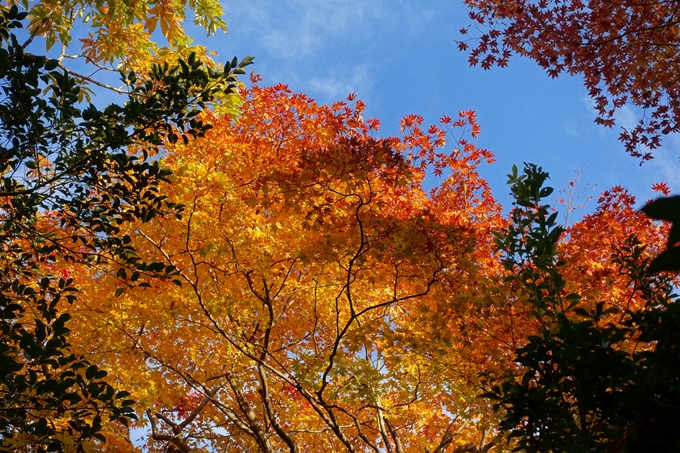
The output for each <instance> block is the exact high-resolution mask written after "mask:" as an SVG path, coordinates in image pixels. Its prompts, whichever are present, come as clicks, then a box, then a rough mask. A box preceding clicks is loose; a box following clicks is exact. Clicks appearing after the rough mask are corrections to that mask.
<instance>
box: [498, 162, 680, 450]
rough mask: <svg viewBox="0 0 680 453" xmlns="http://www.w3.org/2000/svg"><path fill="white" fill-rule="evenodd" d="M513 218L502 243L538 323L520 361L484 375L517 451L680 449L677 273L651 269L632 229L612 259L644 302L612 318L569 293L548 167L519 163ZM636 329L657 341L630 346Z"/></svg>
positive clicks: (513, 178)
mask: <svg viewBox="0 0 680 453" xmlns="http://www.w3.org/2000/svg"><path fill="white" fill-rule="evenodd" d="M509 176H510V181H509V183H510V184H512V193H513V195H514V197H515V203H514V204H515V209H514V210H513V213H512V224H511V225H510V227H508V229H507V230H506V231H505V232H503V233H502V234H499V235H498V237H497V244H498V248H499V250H501V251H502V252H503V253H504V255H505V258H504V265H505V267H506V268H507V269H508V270H509V271H510V272H511V274H512V275H511V276H510V277H509V278H508V280H509V281H514V282H516V284H518V285H519V287H521V289H522V291H523V292H524V293H525V295H526V296H527V301H528V303H529V304H530V305H531V307H532V316H533V317H535V318H536V320H537V321H538V322H539V325H540V326H541V328H540V331H539V333H538V334H537V335H535V336H531V337H529V339H528V340H529V341H528V343H527V344H526V345H525V346H523V347H521V348H519V349H518V350H517V353H516V359H515V361H516V362H517V364H518V369H517V370H516V371H514V372H509V373H508V374H507V375H505V376H502V377H494V376H487V377H486V378H487V383H488V384H489V391H488V392H487V393H486V395H485V396H486V397H488V398H491V399H493V400H495V407H496V409H501V408H502V409H504V411H505V416H504V419H503V421H502V423H501V428H503V429H506V430H509V431H510V433H511V437H514V438H516V440H517V443H518V445H519V447H518V449H517V450H522V451H527V452H530V453H533V452H565V453H567V452H568V453H580V452H583V453H585V452H651V451H653V452H675V451H680V440H679V438H678V429H680V337H679V336H678V332H680V310H679V309H678V305H677V304H676V303H675V302H674V299H675V295H674V294H672V289H673V286H672V281H671V280H670V279H669V278H667V277H664V276H659V275H656V276H655V275H650V274H649V273H647V272H646V271H645V268H646V266H647V265H648V261H649V259H648V258H644V253H643V252H644V247H643V246H642V245H641V244H640V243H639V241H637V239H636V238H635V237H629V238H627V240H626V241H625V242H624V243H623V244H621V246H620V248H619V251H618V253H617V254H616V256H613V257H612V263H614V264H616V265H617V266H618V267H619V270H620V272H621V273H622V274H623V275H626V276H627V277H628V278H629V279H630V281H631V284H634V287H635V289H636V291H639V293H640V294H641V295H642V297H643V300H645V301H646V306H645V307H644V308H643V309H641V310H639V311H632V310H631V311H627V312H626V313H624V314H623V315H620V314H619V316H620V322H618V323H613V322H609V321H608V320H607V318H608V315H611V312H610V311H609V310H607V309H605V308H604V307H605V306H606V305H607V304H605V303H604V301H603V302H598V303H597V304H595V306H594V308H593V310H592V311H588V310H584V309H583V308H579V307H578V302H579V300H580V295H579V294H567V293H566V291H565V288H566V284H565V283H566V282H565V279H564V277H563V270H564V262H562V261H560V256H559V253H558V252H557V247H556V246H557V242H558V241H559V239H560V236H561V234H562V233H563V230H562V228H561V227H559V226H557V225H556V223H555V222H556V217H557V215H556V213H550V209H549V206H547V205H545V204H542V199H543V198H545V197H546V196H548V195H549V194H550V193H551V192H552V189H550V188H547V187H543V184H544V183H545V181H546V179H547V178H548V174H547V173H545V172H543V171H542V170H541V168H540V167H536V166H535V165H531V164H528V165H526V166H525V169H524V174H522V175H518V171H517V168H516V167H515V168H513V173H512V175H509ZM634 338H638V339H639V341H640V342H642V343H643V344H646V345H648V346H651V347H639V348H636V349H635V350H634V352H627V351H626V350H625V349H624V348H621V345H622V343H623V342H624V341H626V340H629V341H633V340H632V339H634Z"/></svg>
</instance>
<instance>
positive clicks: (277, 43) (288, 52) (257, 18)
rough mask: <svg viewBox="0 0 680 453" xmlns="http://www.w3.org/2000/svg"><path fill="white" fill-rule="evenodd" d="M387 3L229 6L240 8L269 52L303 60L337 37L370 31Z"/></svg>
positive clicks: (357, 0)
mask: <svg viewBox="0 0 680 453" xmlns="http://www.w3.org/2000/svg"><path fill="white" fill-rule="evenodd" d="M384 5H385V2H384V1H382V0H374V1H370V2H369V1H364V0H334V1H327V0H289V1H279V2H272V1H264V0H251V1H247V2H242V4H234V5H230V6H229V7H233V8H235V9H236V10H237V11H235V12H236V13H238V16H239V17H240V18H242V19H241V20H245V21H246V22H247V24H248V25H247V28H249V29H250V32H251V33H254V36H258V37H259V40H260V42H261V43H262V44H263V45H264V46H265V48H266V49H267V50H268V52H270V53H271V54H274V55H278V56H280V57H283V58H287V59H294V60H300V59H304V58H306V57H309V56H310V55H313V54H315V53H316V52H319V51H320V50H321V49H324V48H325V47H326V46H329V45H332V44H333V41H334V40H336V39H339V38H342V39H358V38H360V37H361V36H360V35H363V36H364V37H366V35H370V31H371V27H370V24H371V23H374V22H375V21H376V20H378V19H380V17H381V16H382V15H383V11H384ZM350 30H351V31H352V33H349V34H348V33H347V32H348V31H350Z"/></svg>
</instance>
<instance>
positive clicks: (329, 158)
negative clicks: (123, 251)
mask: <svg viewBox="0 0 680 453" xmlns="http://www.w3.org/2000/svg"><path fill="white" fill-rule="evenodd" d="M244 96H245V102H244V104H243V112H242V115H241V116H240V117H239V119H238V121H233V120H232V119H231V118H229V117H225V116H221V115H218V114H215V113H211V112H206V113H205V115H206V117H205V119H206V120H209V121H210V122H211V123H212V124H214V126H215V127H214V129H212V130H211V131H210V132H209V133H208V134H206V136H205V138H203V139H201V140H197V141H194V142H191V143H189V144H188V145H184V144H181V143H178V144H176V145H175V146H168V147H167V148H166V152H165V154H164V156H163V163H164V165H167V166H168V167H169V168H171V169H172V170H173V172H174V176H173V179H172V181H171V183H170V184H167V185H164V186H163V188H162V190H161V193H163V194H164V195H166V196H168V199H169V200H171V201H173V202H177V203H182V204H184V205H185V206H186V208H185V212H184V215H183V219H182V220H178V219H173V218H162V219H155V220H154V221H153V222H150V223H145V224H144V223H134V224H129V225H128V226H127V227H126V230H125V234H127V235H129V237H130V238H131V241H132V242H131V244H132V245H133V246H134V247H135V249H136V250H137V251H138V252H139V253H140V256H141V257H143V258H144V259H146V260H153V261H160V262H163V263H164V264H165V265H166V266H172V267H173V268H176V269H177V274H178V275H177V277H176V278H175V280H176V281H173V278H167V279H148V280H145V281H147V282H148V283H149V285H151V287H150V288H147V289H144V288H125V287H124V286H121V284H120V281H118V280H117V279H116V278H114V276H115V275H117V274H118V272H119V267H118V266H116V265H115V263H111V264H110V265H109V267H108V268H107V271H106V272H101V271H94V270H93V271H91V272H89V273H88V271H87V270H82V269H79V268H74V267H72V266H71V265H70V264H69V263H59V266H62V268H64V269H71V271H72V272H78V273H79V274H80V275H83V294H84V295H85V296H86V297H85V298H84V299H83V302H85V301H86V303H78V302H76V303H75V304H74V305H73V306H72V308H71V309H70V312H71V314H72V315H73V317H74V325H77V326H78V328H77V329H74V331H77V332H78V338H77V340H76V338H75V337H74V340H73V343H74V345H75V344H76V343H77V344H78V347H79V350H82V351H90V353H91V354H92V356H93V357H97V358H98V360H101V362H102V363H106V364H107V365H109V366H110V367H111V370H112V371H113V374H114V375H115V376H116V378H117V379H118V380H119V381H120V382H121V383H123V384H124V386H125V387H126V388H130V389H134V390H132V394H133V396H134V397H135V399H137V401H139V403H140V405H139V407H138V415H139V416H140V421H139V422H137V424H138V426H144V427H145V428H146V429H147V430H148V436H147V438H146V441H147V443H146V448H147V449H148V450H149V451H183V452H187V451H193V450H199V451H200V450H201V449H206V450H211V449H214V450H219V451H225V452H230V451H234V452H237V451H238V452H241V451H260V452H266V453H269V452H278V451H290V452H303V451H304V452H314V451H348V452H365V451H376V452H377V451H390V452H399V453H402V452H415V451H418V452H423V451H426V450H428V451H433V452H437V453H443V452H445V451H449V452H450V451H456V452H459V453H460V452H463V451H489V450H490V449H491V448H492V447H493V446H494V445H495V443H494V442H492V439H493V437H494V436H495V433H494V432H493V431H492V429H491V426H492V422H491V417H492V414H491V413H490V412H489V407H488V405H486V404H485V403H483V402H480V401H478V400H476V399H475V395H476V393H477V391H478V388H477V387H476V378H475V376H476V373H477V372H479V371H480V370H482V369H488V368H489V367H496V366H503V359H504V352H502V351H498V352H497V353H495V352H493V350H494V349H493V347H489V344H490V340H489V339H488V338H486V339H485V340H484V341H481V342H479V344H474V343H471V344H468V343H466V341H469V338H470V337H472V338H474V336H475V334H476V332H477V331H476V330H475V329H470V330H471V331H472V332H471V333H469V334H464V335H461V334H459V333H458V330H457V323H458V322H459V321H460V322H462V320H461V319H459V318H456V317H451V318H450V319H449V318H445V317H443V316H442V313H444V312H446V311H448V313H451V314H453V313H455V312H461V313H470V312H472V311H473V310H477V311H480V312H481V311H487V312H489V313H494V308H493V307H490V306H491V305H493V301H491V300H489V299H490V298H487V299H485V298H484V297H482V296H480V293H481V292H482V290H483V288H484V285H485V282H487V281H488V279H490V278H491V276H492V275H493V274H494V272H498V271H500V268H499V266H498V262H497V261H496V260H495V259H494V258H493V257H492V254H491V250H492V246H493V244H492V241H491V235H490V231H491V230H493V229H494V228H495V227H496V225H500V224H501V223H502V221H503V220H502V217H501V214H500V211H499V207H498V205H497V204H496V203H495V201H494V200H493V198H491V196H490V194H489V190H488V187H487V186H486V183H485V182H484V181H483V180H482V179H481V178H480V176H479V175H478V173H477V172H476V167H477V166H478V165H480V164H481V163H483V162H485V161H488V160H490V159H491V155H490V154H489V153H488V152H487V151H484V150H480V149H477V148H475V147H474V146H473V145H472V144H471V143H469V142H467V141H465V140H464V139H462V138H461V137H459V138H458V139H455V137H456V136H459V135H460V134H461V133H463V132H464V131H465V130H466V129H468V128H470V129H471V130H472V133H473V135H476V134H477V133H478V126H477V125H476V123H475V121H474V114H473V113H471V112H461V113H460V117H459V118H458V119H457V120H456V121H453V120H452V119H450V118H448V117H444V118H442V123H441V125H440V126H434V125H433V126H430V127H429V128H427V129H425V128H424V127H423V126H422V122H423V119H422V118H420V117H417V116H415V115H412V116H409V117H407V118H405V119H404V120H403V122H402V127H403V128H404V130H405V131H406V132H405V136H404V137H402V138H395V137H390V138H376V137H373V136H372V131H374V130H376V129H377V122H376V121H373V120H363V118H362V110H363V104H362V103H361V102H360V101H354V102H350V103H349V104H348V103H341V102H338V103H335V104H333V105H330V106H320V105H318V104H316V103H315V102H313V101H312V100H311V99H309V98H308V97H306V96H304V95H301V94H294V93H291V92H290V91H289V90H288V89H287V88H286V87H285V86H283V85H277V86H274V87H268V88H261V87H259V86H254V87H253V88H251V89H249V90H247V91H246V92H245V94H244ZM350 100H351V99H350ZM447 129H448V130H449V131H450V132H451V134H452V136H453V137H454V143H455V145H454V146H455V149H454V150H453V151H452V152H450V153H447V152H444V151H442V150H441V149H440V148H441V147H442V146H444V144H445V139H446V130H447ZM454 134H455V135H454ZM428 168H429V169H434V171H435V172H438V173H439V174H440V175H442V177H443V182H442V184H441V185H440V186H439V187H438V188H437V189H435V190H433V191H432V192H431V193H429V194H428V193H427V192H425V190H424V189H423V187H422V182H423V179H424V177H425V175H426V173H427V172H428V171H429V170H428ZM76 269H77V270H76ZM121 290H122V294H121V296H120V297H118V298H112V297H111V296H110V294H112V293H114V292H118V291H121ZM493 316H494V315H493V314H492V315H490V317H493ZM495 316H498V315H495ZM479 336H480V337H481V335H479ZM484 349H488V350H491V351H492V352H491V354H489V353H488V352H485V351H484ZM499 364H500V365H499ZM447 449H448V450H447Z"/></svg>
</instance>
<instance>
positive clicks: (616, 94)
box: [458, 0, 680, 161]
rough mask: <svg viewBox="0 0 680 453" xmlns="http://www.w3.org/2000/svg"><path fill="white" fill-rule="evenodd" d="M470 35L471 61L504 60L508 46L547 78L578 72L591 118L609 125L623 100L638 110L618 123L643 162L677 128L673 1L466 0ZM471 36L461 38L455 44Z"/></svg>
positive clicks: (677, 25) (677, 39)
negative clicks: (624, 124)
mask: <svg viewBox="0 0 680 453" xmlns="http://www.w3.org/2000/svg"><path fill="white" fill-rule="evenodd" d="M465 3H466V4H467V5H468V6H469V7H470V8H471V10H472V11H471V12H470V18H471V19H472V20H473V22H474V25H473V26H472V27H467V28H463V29H462V30H461V33H463V34H467V33H468V32H469V30H470V29H471V28H473V27H475V28H478V29H480V34H479V35H478V36H476V37H473V38H472V40H473V42H474V44H473V48H472V49H471V50H470V58H469V61H470V64H471V65H477V64H479V65H481V66H482V67H483V68H484V69H489V68H491V67H492V66H494V65H498V66H501V67H503V66H506V65H507V64H508V60H509V58H510V56H511V55H512V54H513V53H516V54H518V55H521V56H525V57H529V58H531V59H533V60H535V61H536V62H537V63H538V64H539V65H540V66H541V67H542V68H544V69H545V70H546V71H547V73H548V74H549V75H550V76H551V77H557V76H558V75H559V74H561V73H562V72H567V73H569V74H572V75H573V74H580V75H581V76H582V77H583V78H584V84H585V86H586V88H587V90H588V94H589V96H590V97H591V98H592V99H593V101H594V103H595V109H596V111H597V114H598V116H597V118H596V120H595V121H596V123H598V124H601V125H603V126H606V127H613V126H614V124H615V113H616V111H617V110H619V109H621V108H623V107H624V106H625V105H627V104H629V105H633V106H635V107H638V108H640V109H642V113H643V114H642V118H641V119H640V120H639V122H638V124H637V126H635V127H634V128H632V129H630V130H627V129H623V131H622V133H621V135H620V140H621V141H622V142H623V143H624V145H625V148H626V151H627V152H628V153H630V154H631V155H633V156H635V157H639V158H641V159H642V160H643V161H644V160H648V159H651V158H652V151H651V150H653V149H654V148H657V147H658V146H660V144H661V138H662V137H663V136H665V135H668V134H671V133H675V132H678V131H680V121H679V119H680V91H679V90H678V86H680V84H678V76H677V74H678V73H679V72H680V71H678V63H677V62H678V59H677V49H678V45H680V19H678V17H677V9H678V2H677V1H665V2H645V1H637V0H626V1H622V2H605V1H594V2H589V3H586V2H581V1H579V0H568V1H561V0H555V1H547V0H543V1H539V2H532V1H524V0H517V1H513V2H507V1H503V0H466V1H465ZM469 42H470V41H459V42H458V45H459V48H460V49H461V50H467V49H469Z"/></svg>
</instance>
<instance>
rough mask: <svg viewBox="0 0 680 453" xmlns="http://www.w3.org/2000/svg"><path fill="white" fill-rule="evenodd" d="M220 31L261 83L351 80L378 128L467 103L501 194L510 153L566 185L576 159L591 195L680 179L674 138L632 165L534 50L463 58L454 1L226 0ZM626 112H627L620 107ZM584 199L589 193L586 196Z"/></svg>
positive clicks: (329, 95) (306, 86)
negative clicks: (503, 61)
mask: <svg viewBox="0 0 680 453" xmlns="http://www.w3.org/2000/svg"><path fill="white" fill-rule="evenodd" d="M223 6H224V9H225V13H226V15H225V19H226V22H227V25H228V27H229V31H228V33H227V34H226V35H224V34H220V35H218V36H217V37H213V38H209V39H203V36H205V32H202V31H198V30H196V31H190V33H191V34H192V35H193V36H194V37H195V38H197V40H199V41H201V42H202V43H205V44H207V45H208V47H209V48H211V49H215V50H216V51H218V53H219V55H220V58H221V59H223V60H226V59H227V58H231V57H232V56H233V55H237V56H239V57H243V56H245V55H254V56H255V57H256V59H255V66H252V67H251V68H253V69H254V70H255V71H256V72H258V73H259V74H261V75H262V77H263V79H264V83H266V84H273V83H278V82H282V83H286V84H288V85H290V87H291V88H292V89H293V90H294V91H301V92H304V93H306V94H308V95H310V96H312V97H313V98H315V99H316V100H317V101H319V102H322V103H331V102H333V101H335V100H341V99H344V98H345V97H346V95H347V94H349V93H351V92H355V93H356V94H357V95H358V97H359V98H360V99H362V100H363V101H364V102H365V103H366V104H367V108H366V115H365V116H366V117H375V118H378V119H380V121H381V124H382V127H381V135H391V134H398V133H399V127H398V125H399V119H400V118H401V117H403V116H404V115H406V114H409V113H416V114H420V115H422V116H424V117H425V119H426V121H432V122H435V121H436V120H437V119H438V118H439V117H440V116H441V115H444V114H448V115H451V116H453V115H455V114H456V113H457V112H458V111H459V110H467V109H473V110H475V111H476V112H477V114H478V120H479V122H480V124H481V126H482V135H481V137H480V138H479V140H478V141H477V145H478V146H480V147H484V148H487V149H489V150H491V151H492V152H493V153H494V154H495V155H496V158H497V162H496V163H495V164H493V165H491V166H489V167H488V168H484V169H482V174H483V175H484V176H485V177H486V178H487V180H488V181H489V183H490V184H491V186H492V189H493V191H494V194H495V196H496V197H497V198H499V199H500V200H501V201H502V202H503V204H504V205H508V204H509V197H508V195H507V192H508V188H507V186H506V185H505V182H506V177H505V175H506V174H507V173H508V172H509V171H510V168H511V166H512V165H513V164H517V165H518V166H521V164H522V162H524V161H528V162H534V163H536V164H538V165H541V166H542V167H543V168H544V169H545V170H547V171H549V172H550V174H551V175H552V181H551V184H552V185H553V186H555V187H556V188H560V187H563V186H566V185H567V183H568V181H569V179H571V178H573V176H574V171H575V170H577V169H579V168H581V167H583V166H584V165H585V168H584V170H583V174H582V179H581V180H582V181H583V182H587V183H591V184H596V185H597V187H596V189H595V192H593V195H598V194H599V192H600V191H602V190H604V189H607V188H609V187H611V186H613V185H616V184H621V185H623V186H624V187H627V188H628V189H629V190H630V191H631V192H632V193H633V194H634V195H636V196H637V197H638V201H639V203H642V202H644V201H645V200H647V199H649V198H652V197H654V193H653V192H652V191H651V190H650V186H651V184H653V183H655V182H659V181H665V182H667V183H669V185H670V186H671V189H672V190H673V191H677V190H678V189H679V188H680V165H679V164H680V161H679V160H678V156H680V138H677V137H671V138H668V139H666V141H665V144H664V145H665V147H664V148H663V149H661V150H658V151H657V152H656V153H655V155H656V159H655V160H654V161H652V162H649V163H645V164H644V165H643V166H642V167H640V166H639V161H638V160H636V159H634V158H632V157H630V156H628V155H627V154H626V153H625V152H624V150H623V146H622V145H621V144H620V143H619V142H618V141H617V136H618V134H619V131H618V129H617V128H615V129H613V130H606V129H603V128H601V127H599V126H597V125H595V124H594V123H593V119H594V117H595V114H594V112H593V110H592V108H591V103H590V101H589V99H588V98H587V96H586V91H585V89H584V88H583V86H582V84H581V80H580V78H579V77H568V76H566V77H562V78H560V79H555V80H553V79H550V78H549V77H548V76H547V75H546V74H545V73H544V72H543V71H542V70H541V69H540V68H539V67H538V66H537V65H536V64H535V63H534V62H533V61H530V60H527V59H523V58H519V57H515V58H513V59H512V60H511V62H510V66H509V67H508V68H505V69H500V68H495V69H493V70H491V71H484V70H482V69H481V68H470V67H469V66H468V64H467V55H465V54H464V53H460V52H459V51H458V50H457V48H456V45H455V43H454V40H455V39H457V38H459V37H460V35H459V33H458V30H460V28H461V27H463V26H465V25H468V24H469V19H468V17H467V9H466V7H465V5H463V3H462V1H461V0H457V1H443V0H431V1H394V0H392V1H389V2H388V1H387V0H334V1H327V0H278V1H271V0H269V1H266V0H248V1H242V0H226V1H224V2H223ZM618 120H619V121H620V123H621V124H629V125H630V124H632V123H634V121H635V113H634V111H632V110H627V111H624V112H622V113H621V114H619V115H618ZM589 206H590V207H591V208H592V207H593V206H594V203H593V202H591V203H589Z"/></svg>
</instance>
